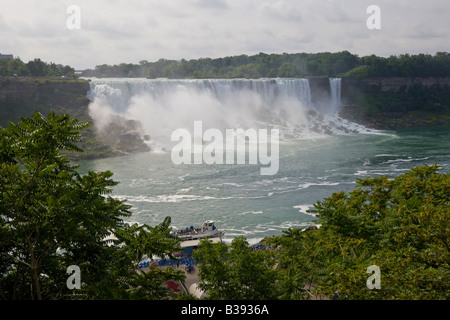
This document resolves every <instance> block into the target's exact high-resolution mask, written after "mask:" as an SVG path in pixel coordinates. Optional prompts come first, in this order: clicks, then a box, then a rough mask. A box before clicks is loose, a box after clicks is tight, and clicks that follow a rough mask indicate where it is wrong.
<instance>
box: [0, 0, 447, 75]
mask: <svg viewBox="0 0 450 320" xmlns="http://www.w3.org/2000/svg"><path fill="white" fill-rule="evenodd" d="M0 1H1V2H2V3H0V5H1V7H2V12H1V14H0V40H1V41H0V52H5V53H12V54H14V55H16V56H20V57H21V58H22V60H24V61H28V60H30V59H34V58H35V57H39V58H41V59H43V60H45V61H54V62H57V63H62V64H69V65H72V66H74V67H75V68H93V67H95V65H98V64H102V63H108V64H118V63H121V62H127V63H129V62H132V63H137V62H138V61H140V60H143V59H146V60H149V61H155V60H157V59H159V58H167V59H181V58H185V59H195V58H200V57H212V58H214V57H221V56H228V55H238V54H248V55H251V54H256V53H258V52H266V53H283V52H321V51H330V52H335V51H341V50H348V51H350V52H352V53H356V54H359V55H366V54H372V53H373V54H377V55H382V56H389V55H392V54H400V53H406V52H409V53H412V54H414V53H419V52H423V53H435V52H436V51H450V48H449V46H450V35H449V34H448V30H449V29H450V28H449V27H450V23H449V21H448V8H449V7H448V4H447V1H446V0H429V1H427V2H426V3H424V2H423V1H418V0H408V1H407V0H399V1H395V2H393V1H388V0H378V1H377V4H378V5H379V6H380V8H381V30H369V29H367V27H366V19H367V18H368V16H369V15H368V14H367V13H366V8H367V7H368V6H369V5H371V4H373V3H372V1H369V0H367V1H366V0H347V1H339V0H327V1H315V0H246V1H243V0H165V1H161V0H145V1H144V0H142V1H140V0H131V1H119V0H115V1H110V0H108V1H107V0H96V1H88V0H58V1H56V0H17V1H6V0H0ZM69 5H78V6H79V7H80V9H81V29H80V30H68V29H67V28H66V20H67V18H68V14H67V13H66V9H67V7H68V6H69Z"/></svg>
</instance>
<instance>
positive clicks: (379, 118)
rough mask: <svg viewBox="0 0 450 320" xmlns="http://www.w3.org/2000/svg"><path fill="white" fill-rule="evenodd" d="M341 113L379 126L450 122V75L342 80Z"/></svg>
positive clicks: (374, 126)
mask: <svg viewBox="0 0 450 320" xmlns="http://www.w3.org/2000/svg"><path fill="white" fill-rule="evenodd" d="M341 94H342V109H341V113H340V115H341V116H342V117H344V118H347V119H349V120H351V121H354V122H358V123H360V124H364V125H366V126H369V127H373V128H377V129H396V128H401V127H413V126H429V125H438V124H446V123H450V78H449V77H446V78H364V79H351V78H343V79H342V91H341Z"/></svg>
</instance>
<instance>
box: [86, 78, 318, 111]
mask: <svg viewBox="0 0 450 320" xmlns="http://www.w3.org/2000/svg"><path fill="white" fill-rule="evenodd" d="M179 90H183V91H186V92H190V93H191V94H192V93H200V92H207V93H208V94H211V95H213V96H214V97H215V98H216V99H218V101H220V102H223V103H224V102H226V101H227V99H229V98H230V96H232V95H235V94H239V93H242V92H253V93H255V94H257V95H258V96H259V97H260V98H261V102H262V103H263V104H264V106H266V107H269V108H270V107H273V106H274V104H275V103H276V101H277V99H280V98H293V99H296V100H298V101H299V102H301V103H302V104H303V105H305V106H311V105H312V104H311V92H310V88H309V81H308V79H257V80H253V79H231V80H228V79H202V80H199V79H195V80H170V79H156V80H153V79H123V78H117V79H93V80H91V82H90V91H89V92H88V94H87V97H88V98H89V99H90V100H92V101H93V100H94V99H95V98H96V97H99V96H102V95H104V96H106V97H107V98H108V99H109V100H110V102H111V103H112V105H114V106H115V108H116V110H117V111H120V110H121V111H123V110H124V109H123V108H126V106H127V104H128V103H129V101H130V99H131V98H132V97H134V96H138V95H142V94H147V95H150V96H151V97H152V98H154V99H164V97H167V96H169V95H172V94H173V93H174V92H177V91H179Z"/></svg>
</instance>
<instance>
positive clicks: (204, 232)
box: [172, 220, 225, 248]
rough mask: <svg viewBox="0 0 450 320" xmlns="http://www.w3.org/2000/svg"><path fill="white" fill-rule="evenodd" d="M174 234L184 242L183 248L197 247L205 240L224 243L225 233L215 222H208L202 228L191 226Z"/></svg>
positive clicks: (173, 232)
mask: <svg viewBox="0 0 450 320" xmlns="http://www.w3.org/2000/svg"><path fill="white" fill-rule="evenodd" d="M172 234H173V235H175V236H176V237H178V238H180V239H182V240H183V242H182V243H181V247H182V248H185V247H195V246H197V245H198V244H199V243H200V240H202V239H203V238H208V239H210V240H212V241H213V242H222V236H223V235H224V234H225V232H224V231H222V230H219V229H217V228H216V226H215V225H214V221H212V220H206V221H205V222H203V224H202V225H201V227H196V228H194V226H191V227H189V228H185V229H181V230H175V231H172Z"/></svg>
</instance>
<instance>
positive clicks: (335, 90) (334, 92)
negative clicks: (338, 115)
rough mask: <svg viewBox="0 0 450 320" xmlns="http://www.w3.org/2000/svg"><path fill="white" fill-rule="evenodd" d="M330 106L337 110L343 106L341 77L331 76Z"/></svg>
mask: <svg viewBox="0 0 450 320" xmlns="http://www.w3.org/2000/svg"><path fill="white" fill-rule="evenodd" d="M329 81H330V99H331V102H330V107H331V110H332V111H333V112H337V111H338V110H339V108H340V106H341V78H330V79H329Z"/></svg>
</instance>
